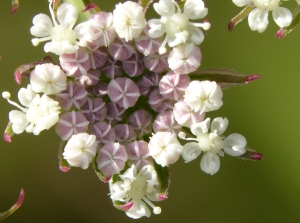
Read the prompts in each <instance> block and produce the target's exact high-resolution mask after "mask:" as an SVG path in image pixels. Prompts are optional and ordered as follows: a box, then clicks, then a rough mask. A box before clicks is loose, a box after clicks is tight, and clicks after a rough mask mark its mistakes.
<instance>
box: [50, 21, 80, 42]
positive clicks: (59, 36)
mask: <svg viewBox="0 0 300 223" xmlns="http://www.w3.org/2000/svg"><path fill="white" fill-rule="evenodd" d="M51 37H52V40H54V41H57V42H62V41H68V42H69V43H75V42H76V33H75V32H74V31H73V30H72V29H69V28H67V27H64V26H62V25H57V26H55V27H53V28H52V30H51Z"/></svg>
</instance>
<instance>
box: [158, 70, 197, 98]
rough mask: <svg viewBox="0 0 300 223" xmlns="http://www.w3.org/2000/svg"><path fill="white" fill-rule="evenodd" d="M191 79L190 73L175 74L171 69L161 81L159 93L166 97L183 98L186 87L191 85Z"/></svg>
mask: <svg viewBox="0 0 300 223" xmlns="http://www.w3.org/2000/svg"><path fill="white" fill-rule="evenodd" d="M190 81H191V79H190V77H189V76H188V75H184V74H175V73H174V72H173V71H169V72H168V73H167V74H166V75H165V76H163V78H162V79H161V80H160V82H159V85H158V86H159V93H160V94H161V95H162V96H163V97H164V98H169V99H171V100H176V101H177V100H178V99H180V98H183V95H184V92H185V89H186V88H187V87H188V86H189V83H190Z"/></svg>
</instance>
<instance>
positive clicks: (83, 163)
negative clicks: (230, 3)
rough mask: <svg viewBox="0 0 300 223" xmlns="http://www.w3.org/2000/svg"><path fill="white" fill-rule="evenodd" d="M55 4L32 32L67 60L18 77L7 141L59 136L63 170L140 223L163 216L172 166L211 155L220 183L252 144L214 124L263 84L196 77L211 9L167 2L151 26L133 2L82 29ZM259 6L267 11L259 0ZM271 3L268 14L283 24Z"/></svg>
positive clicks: (208, 160)
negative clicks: (230, 97)
mask: <svg viewBox="0 0 300 223" xmlns="http://www.w3.org/2000/svg"><path fill="white" fill-rule="evenodd" d="M49 2H50V3H49V10H50V14H51V18H50V17H49V16H47V15H45V14H38V15H36V16H35V17H34V18H33V26H32V27H31V29H30V31H31V34H32V35H33V36H35V37H37V38H34V39H32V43H33V45H37V44H39V43H40V42H42V41H50V42H48V43H46V44H45V47H44V50H45V52H52V53H54V54H56V55H58V56H59V65H54V63H53V62H49V61H46V60H42V61H40V62H37V63H32V64H30V65H27V66H24V67H22V69H20V70H18V72H17V74H16V75H19V76H18V78H20V76H27V77H29V79H30V84H28V86H27V88H26V89H25V88H21V89H20V91H19V93H18V98H19V101H20V103H21V104H22V105H23V106H24V107H22V106H20V105H18V104H17V103H15V102H13V101H11V100H10V94H9V93H8V92H3V97H4V98H5V99H7V100H8V102H9V103H11V104H12V105H14V106H16V107H17V108H18V109H19V110H13V111H11V112H10V113H9V124H8V127H7V129H6V131H5V138H6V139H7V141H9V140H10V137H11V136H12V135H13V134H20V133H22V132H23V131H24V130H26V131H27V132H29V133H31V132H32V133H34V134H35V135H38V134H40V132H41V131H42V130H45V129H49V128H50V127H52V126H54V127H55V131H56V133H57V135H58V136H59V137H60V138H61V148H60V154H59V157H60V169H61V170H62V171H65V172H67V171H69V170H70V168H71V166H72V167H81V168H82V169H87V168H88V167H89V165H92V166H93V167H94V169H95V172H96V174H97V175H98V177H99V178H100V180H102V181H103V182H106V183H107V182H108V183H109V188H110V198H111V199H112V201H113V204H114V206H115V207H116V208H118V209H120V210H123V211H125V212H126V214H127V215H128V216H129V217H131V218H140V217H143V216H146V217H149V216H150V215H151V212H150V210H149V207H151V208H152V209H153V213H154V214H160V212H161V209H160V208H159V207H158V206H154V204H153V203H152V202H151V201H161V200H164V199H166V198H167V195H168V188H169V184H170V179H169V178H170V173H169V171H170V165H171V164H174V163H175V162H177V161H178V160H179V158H180V157H182V158H183V159H184V160H185V162H190V161H192V160H193V159H195V158H197V157H198V156H199V155H200V153H201V152H202V151H203V153H204V155H203V157H202V159H201V163H200V168H201V170H203V171H204V172H206V173H208V174H211V175H213V174H215V173H216V172H217V171H218V170H219V167H220V159H219V156H223V155H224V152H225V153H226V154H228V155H231V156H238V157H241V156H243V155H245V154H247V149H246V144H247V143H246V139H245V137H244V136H242V135H240V134H237V133H233V134H231V135H229V136H228V137H225V136H224V135H223V133H224V132H225V130H226V128H227V125H228V120H227V119H226V118H221V117H219V118H215V119H214V120H213V121H212V123H211V124H210V118H206V119H205V116H206V115H207V113H208V112H210V111H214V110H218V109H219V108H220V107H221V106H222V105H223V101H222V97H223V88H227V87H228V86H229V85H233V86H234V85H239V84H243V83H247V82H250V81H252V80H254V79H257V78H259V76H247V77H241V76H240V75H237V74H235V73H232V71H227V74H226V75H224V77H225V78H222V81H218V78H217V76H219V75H223V74H224V70H223V71H222V70H219V71H217V73H219V74H217V75H215V74H212V73H209V72H207V75H209V77H208V76H207V75H201V74H196V73H193V72H195V71H196V70H197V69H198V68H199V66H200V64H201V58H202V54H201V51H200V48H199V45H200V44H201V43H202V42H203V40H204V37H205V33H206V32H207V30H208V29H209V28H210V23H209V22H208V21H207V20H204V21H203V22H199V21H195V20H199V19H203V18H204V17H205V16H206V15H207V13H208V10H207V8H205V6H204V2H203V1H202V0H186V1H184V4H179V3H177V2H176V1H174V0H160V1H159V2H158V3H154V4H153V6H154V9H155V11H156V12H157V13H158V14H159V15H160V16H161V17H160V19H150V20H149V21H147V20H146V19H145V12H146V8H145V7H143V6H142V5H141V4H139V3H136V2H132V1H126V2H124V3H119V4H117V5H116V8H115V10H114V11H113V13H109V12H104V11H100V12H95V13H93V14H92V15H91V16H90V17H89V19H88V20H87V21H85V22H83V23H80V24H78V25H77V26H76V27H75V28H74V29H73V27H74V26H75V24H76V21H77V16H78V12H77V9H76V7H75V6H73V5H72V4H70V3H62V4H60V5H59V7H58V8H57V9H55V10H54V8H55V7H54V3H53V1H52V0H50V1H49ZM235 2H237V3H238V4H239V5H243V4H248V3H250V1H249V2H248V1H245V0H243V1H237V0H236V1H235ZM251 2H252V1H251ZM253 2H254V4H255V5H256V6H257V7H258V8H259V7H263V6H262V3H260V1H259V0H257V1H253ZM271 2H272V1H268V2H267V3H265V4H264V5H265V6H264V7H267V8H266V9H264V10H272V11H273V12H274V13H275V14H276V13H277V14H278V13H279V14H280V13H281V11H282V10H281V9H280V8H278V7H277V8H276V5H274V4H275V3H272V4H271ZM273 2H275V1H273ZM276 4H279V1H276ZM271 5H272V7H271ZM259 10H262V9H260V8H259ZM276 10H277V11H276ZM255 13H256V12H254V14H255ZM258 13H261V12H260V11H259V12H258ZM252 17H253V16H252ZM252 17H251V18H252ZM284 24H286V23H284ZM256 26H257V27H258V26H259V27H261V25H259V24H256ZM227 77H229V78H227ZM18 78H17V79H18ZM233 80H235V81H236V82H232V81H233ZM40 94H41V95H40ZM187 135H194V136H195V138H191V137H186V136H187ZM187 141H192V142H187ZM244 158H245V157H244Z"/></svg>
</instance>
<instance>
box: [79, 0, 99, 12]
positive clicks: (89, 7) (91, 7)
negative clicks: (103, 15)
mask: <svg viewBox="0 0 300 223" xmlns="http://www.w3.org/2000/svg"><path fill="white" fill-rule="evenodd" d="M91 9H94V10H95V11H97V12H99V11H100V8H99V7H98V5H96V4H95V3H92V2H91V3H88V4H87V5H86V6H85V8H84V9H83V10H82V12H86V11H89V10H91Z"/></svg>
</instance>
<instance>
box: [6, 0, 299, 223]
mask: <svg viewBox="0 0 300 223" xmlns="http://www.w3.org/2000/svg"><path fill="white" fill-rule="evenodd" d="M94 2H95V3H97V4H98V5H99V6H100V7H101V8H102V9H103V10H105V11H112V10H113V8H114V6H113V4H115V3H116V1H107V0H98V1H96V0H95V1H94ZM205 3H206V6H207V7H208V8H209V14H208V16H207V18H208V19H209V21H210V22H211V23H212V27H211V30H210V31H209V33H208V34H207V36H206V38H205V41H204V42H203V43H202V45H201V51H202V54H203V59H202V65H201V67H200V68H201V69H214V68H232V69H235V70H237V71H238V72H240V73H243V74H260V75H262V76H263V78H262V79H260V80H258V81H255V82H254V83H251V84H248V85H246V86H244V87H236V88H231V89H228V90H226V91H224V98H223V100H224V106H223V107H222V108H221V109H220V110H219V111H217V112H212V113H210V115H211V117H215V116H222V117H227V118H228V119H229V128H228V129H227V132H226V133H227V134H230V133H233V132H237V133H241V134H243V135H244V136H246V138H247V141H248V145H249V146H250V147H251V148H253V149H255V150H257V151H260V152H261V153H263V154H264V156H265V159H264V160H263V161H259V162H245V161H242V160H239V159H236V158H233V157H230V156H225V157H224V158H221V168H220V171H219V172H218V173H217V174H215V175H214V176H210V175H207V174H205V173H203V172H202V171H201V170H200V168H199V163H200V159H199V158H198V159H197V160H195V161H193V162H191V163H189V164H184V162H183V160H182V159H180V160H179V161H178V162H177V163H176V164H174V165H172V166H171V171H172V182H171V188H170V191H169V198H168V199H167V200H165V201H163V202H160V203H159V205H160V206H161V208H162V213H161V214H160V215H159V216H156V215H152V216H151V218H149V219H148V218H142V219H139V220H136V221H139V222H186V223H189V222H202V223H206V222H210V223H214V222H245V223H246V222H249V223H250V222H300V211H299V209H300V208H299V205H300V199H299V198H300V189H299V188H300V174H299V173H300V148H299V147H300V134H299V133H300V119H299V110H300V100H299V95H300V87H299V84H300V71H299V66H300V62H299V52H300V45H299V37H300V28H298V29H296V30H295V31H294V32H293V33H291V34H290V35H289V36H287V37H286V38H284V39H281V40H278V39H276V38H275V36H274V34H275V32H276V31H277V29H278V28H277V27H276V26H275V24H274V22H273V20H272V17H271V15H270V17H269V19H270V25H269V27H268V29H267V31H266V32H264V33H263V34H259V33H257V32H252V31H251V30H250V28H249V27H248V23H247V21H243V22H241V23H240V24H239V25H238V26H237V27H236V28H235V29H234V31H233V32H232V33H229V32H228V31H227V24H228V22H229V20H230V19H231V18H232V17H233V16H234V15H236V14H237V13H238V12H239V10H240V8H238V7H236V6H235V5H234V4H233V3H232V2H231V1H230V0H222V1H210V0H206V1H205ZM284 5H286V4H284ZM295 5H296V3H295V1H292V2H289V4H288V5H287V6H289V7H290V9H293V7H294V6H295ZM10 7H11V5H10V1H8V0H5V1H0V29H1V34H0V55H1V57H2V59H1V60H0V91H4V90H9V91H10V92H11V94H12V99H13V100H17V92H18V90H19V88H20V86H18V85H17V84H16V83H15V82H14V79H13V71H14V70H15V69H16V68H17V67H18V66H19V65H21V64H25V63H28V62H33V61H37V60H39V59H41V58H42V57H43V56H44V55H45V53H44V52H43V45H44V44H41V46H38V47H33V46H32V45H31V42H30V40H31V38H32V37H31V36H30V33H29V28H30V27H31V25H32V23H31V21H32V18H33V17H34V16H35V15H36V14H38V13H41V12H43V13H47V14H49V13H48V1H47V0H39V1H24V0H20V9H19V11H18V12H17V13H16V14H15V15H10V14H9V12H10ZM155 17H158V16H157V15H155ZM52 56H53V57H55V56H54V55H52ZM27 83H28V82H27V80H26V79H24V80H23V83H22V87H23V86H26V85H27ZM0 107H1V119H0V128H2V129H3V130H4V128H5V127H6V124H7V120H8V112H9V111H10V110H12V106H11V105H9V104H8V103H7V102H6V101H5V100H0ZM58 144H59V138H58V137H57V136H56V134H55V132H54V129H51V130H49V131H43V132H42V133H41V134H40V136H39V137H36V136H34V135H32V134H27V133H24V134H22V135H17V136H14V137H13V142H12V143H6V142H4V140H2V141H1V140H0V212H2V211H5V210H7V209H8V208H10V206H11V205H12V204H13V203H14V202H15V201H16V199H17V196H18V194H19V191H20V188H22V187H23V188H24V189H25V193H26V195H25V201H24V203H23V205H22V207H21V208H20V209H19V210H18V211H17V212H16V213H15V214H13V215H12V216H11V217H9V218H8V219H6V220H5V221H4V222H8V223H9V222H43V223H48V222H49V223H56V222H59V223H60V222H62V223H64V222H76V223H77V222H99V223H100V222H107V223H110V222H114V223H115V222H132V221H134V220H132V219H129V218H127V216H126V215H125V214H124V213H123V212H121V211H117V210H116V209H115V208H114V207H113V206H112V204H111V200H110V198H109V196H108V195H107V194H108V193H109V191H108V187H107V185H106V184H103V183H101V182H100V181H99V180H98V179H97V177H96V175H95V174H94V172H93V170H92V168H89V169H88V170H81V169H79V168H72V170H71V171H70V172H69V173H63V172H60V171H59V170H58V160H57V152H58Z"/></svg>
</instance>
